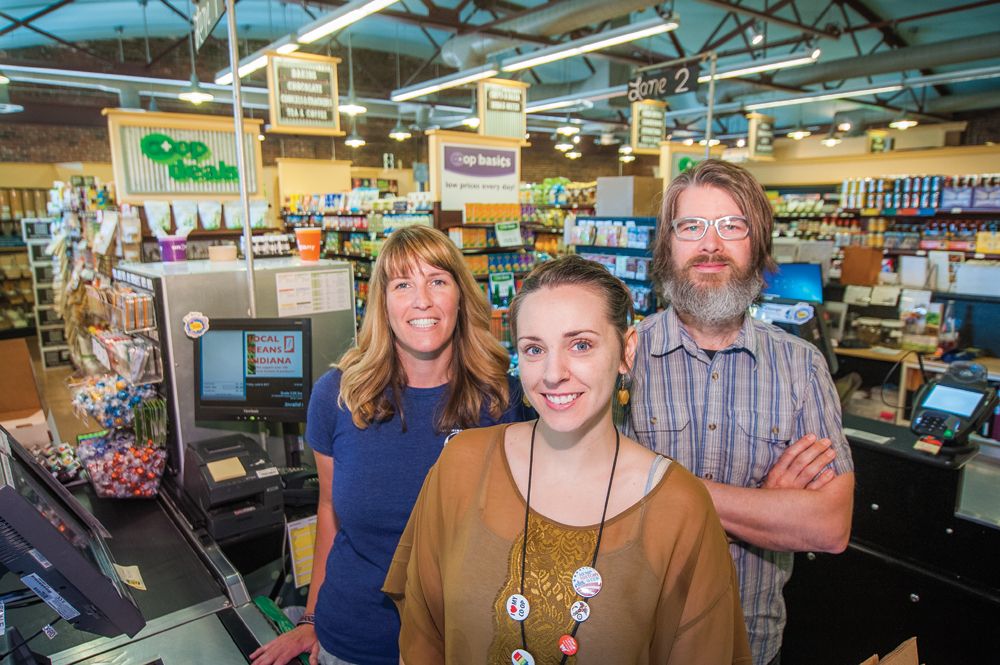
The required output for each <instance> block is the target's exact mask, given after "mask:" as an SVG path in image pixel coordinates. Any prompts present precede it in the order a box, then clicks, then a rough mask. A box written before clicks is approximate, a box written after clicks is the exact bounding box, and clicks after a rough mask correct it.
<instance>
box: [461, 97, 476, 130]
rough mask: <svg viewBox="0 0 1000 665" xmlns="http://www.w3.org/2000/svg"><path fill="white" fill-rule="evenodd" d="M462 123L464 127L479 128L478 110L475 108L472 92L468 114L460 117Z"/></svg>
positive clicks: (474, 98)
mask: <svg viewBox="0 0 1000 665" xmlns="http://www.w3.org/2000/svg"><path fill="white" fill-rule="evenodd" d="M462 124H463V125H465V126H466V127H471V128H472V129H478V128H479V111H477V110H476V93H475V92H473V93H472V108H471V109H469V115H467V116H465V117H464V118H462Z"/></svg>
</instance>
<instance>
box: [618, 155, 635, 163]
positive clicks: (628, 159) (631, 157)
mask: <svg viewBox="0 0 1000 665" xmlns="http://www.w3.org/2000/svg"><path fill="white" fill-rule="evenodd" d="M618 161H620V162H625V163H626V164H628V163H629V162H632V161H635V155H622V156H621V157H619V158H618Z"/></svg>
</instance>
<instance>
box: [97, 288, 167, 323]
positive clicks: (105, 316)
mask: <svg viewBox="0 0 1000 665" xmlns="http://www.w3.org/2000/svg"><path fill="white" fill-rule="evenodd" d="M86 293H87V298H88V300H89V304H90V311H91V313H92V314H94V315H96V316H97V317H99V318H100V319H102V320H103V321H106V322H108V323H110V324H111V325H113V326H115V327H116V328H119V329H121V330H123V331H125V332H130V333H131V332H137V331H140V330H149V329H151V328H154V327H155V326H156V315H155V308H154V306H153V297H152V296H150V295H148V294H142V293H135V292H133V291H131V289H129V290H119V289H111V288H99V287H97V286H93V285H89V284H88V285H87V286H86Z"/></svg>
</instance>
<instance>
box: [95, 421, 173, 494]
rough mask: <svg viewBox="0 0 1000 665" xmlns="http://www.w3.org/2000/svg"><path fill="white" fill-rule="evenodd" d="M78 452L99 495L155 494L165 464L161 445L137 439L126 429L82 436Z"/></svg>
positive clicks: (157, 490) (158, 488) (164, 455)
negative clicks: (90, 436)
mask: <svg viewBox="0 0 1000 665" xmlns="http://www.w3.org/2000/svg"><path fill="white" fill-rule="evenodd" d="M77 454H78V455H79V457H80V460H81V461H82V462H83V464H84V465H85V466H86V468H87V473H89V474H90V482H91V483H92V484H93V485H94V490H95V491H96V492H97V495H98V496H100V497H102V498H116V499H148V498H152V497H155V496H156V495H157V493H158V492H159V490H160V480H161V479H162V478H163V469H164V468H165V467H166V464H167V451H166V450H165V449H164V448H161V447H159V446H156V445H153V443H152V441H144V442H143V441H136V439H135V434H134V433H132V432H129V431H111V432H107V433H102V435H101V436H95V437H92V438H89V439H86V440H83V441H81V442H80V445H79V446H78V447H77Z"/></svg>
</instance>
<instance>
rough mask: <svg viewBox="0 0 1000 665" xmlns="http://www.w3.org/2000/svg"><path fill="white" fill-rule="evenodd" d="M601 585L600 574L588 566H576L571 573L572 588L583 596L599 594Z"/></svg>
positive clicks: (589, 596) (588, 596)
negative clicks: (574, 570)
mask: <svg viewBox="0 0 1000 665" xmlns="http://www.w3.org/2000/svg"><path fill="white" fill-rule="evenodd" d="M603 585H604V582H603V581H602V580H601V574H600V573H599V572H597V571H596V570H595V569H593V568H591V567H590V566H583V567H581V568H577V569H576V572H575V573H573V588H574V589H575V590H576V592H577V593H578V594H580V595H581V596H583V597H584V598H593V597H594V596H596V595H597V594H599V593H600V592H601V587H602V586H603Z"/></svg>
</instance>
